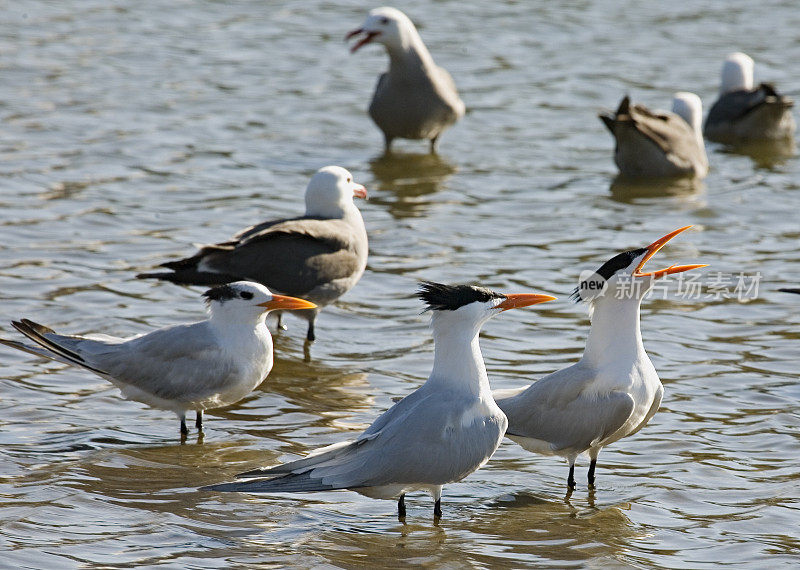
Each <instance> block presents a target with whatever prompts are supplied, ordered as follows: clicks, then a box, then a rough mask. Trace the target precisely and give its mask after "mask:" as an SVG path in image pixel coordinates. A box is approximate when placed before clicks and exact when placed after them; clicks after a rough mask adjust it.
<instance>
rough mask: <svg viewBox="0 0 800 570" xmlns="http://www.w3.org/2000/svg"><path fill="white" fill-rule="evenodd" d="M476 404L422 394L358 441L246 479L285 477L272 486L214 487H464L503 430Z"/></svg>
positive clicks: (234, 487) (238, 486)
mask: <svg viewBox="0 0 800 570" xmlns="http://www.w3.org/2000/svg"><path fill="white" fill-rule="evenodd" d="M475 404H476V403H475V401H474V400H473V399H469V400H467V399H465V398H464V396H463V395H456V394H454V393H447V392H444V393H443V392H441V391H435V392H434V391H430V390H425V389H424V387H423V388H421V389H420V390H418V391H417V392H414V393H413V394H411V395H410V396H408V397H407V398H404V399H403V400H401V401H400V402H398V403H397V404H396V405H395V406H393V407H392V408H391V409H389V410H387V412H385V413H384V414H383V415H381V416H380V417H379V418H378V419H377V420H376V421H375V423H374V424H373V425H372V426H370V427H369V428H368V429H367V430H366V431H364V432H363V433H362V434H361V436H359V437H358V439H356V440H355V441H351V442H345V443H341V444H336V445H333V446H329V447H328V448H324V449H322V450H320V451H319V452H317V453H315V454H313V455H311V456H309V457H307V458H304V459H300V460H298V461H293V462H290V463H287V464H285V465H279V466H277V467H274V468H271V469H263V470H256V471H251V472H248V473H243V474H242V476H254V475H279V476H278V477H275V478H272V479H256V480H251V481H243V482H239V483H226V484H222V485H214V486H212V487H211V488H212V489H215V490H220V491H246V492H296V491H315V490H316V491H318V490H325V489H357V488H364V487H380V486H385V485H403V484H406V485H413V484H420V485H443V484H445V483H448V482H452V481H458V480H459V479H462V478H463V477H465V476H467V475H468V474H470V473H472V472H473V471H475V470H476V469H477V468H478V467H480V465H482V464H483V463H484V462H485V461H487V460H488V459H489V457H491V455H492V453H494V451H495V449H496V448H497V446H498V445H499V442H500V439H501V438H502V434H503V432H504V431H505V420H504V418H503V417H502V415H500V414H497V415H495V416H491V415H487V416H482V417H479V416H477V415H475V416H474V417H473V414H472V413H471V410H473V408H474V406H475ZM465 417H469V418H470V421H466V420H465ZM473 419H474V421H472V420H473Z"/></svg>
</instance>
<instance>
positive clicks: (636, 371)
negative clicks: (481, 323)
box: [494, 226, 705, 490]
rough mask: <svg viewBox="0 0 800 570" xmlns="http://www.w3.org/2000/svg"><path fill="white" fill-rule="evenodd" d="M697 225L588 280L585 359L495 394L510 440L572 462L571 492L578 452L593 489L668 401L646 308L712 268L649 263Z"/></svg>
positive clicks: (620, 258)
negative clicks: (611, 453) (621, 448)
mask: <svg viewBox="0 0 800 570" xmlns="http://www.w3.org/2000/svg"><path fill="white" fill-rule="evenodd" d="M690 227H691V226H686V227H683V228H680V229H677V230H675V231H673V232H670V233H668V234H667V235H665V236H664V237H662V238H660V239H658V240H656V241H654V242H653V243H651V244H650V245H648V246H647V247H643V248H641V249H634V250H631V251H626V252H623V253H620V254H618V255H615V256H614V257H612V258H611V259H610V260H608V261H607V262H606V263H604V264H603V265H602V266H601V267H600V268H599V269H598V270H597V271H596V272H594V273H592V274H591V275H588V276H585V278H583V279H581V281H580V284H579V286H578V288H577V289H576V290H575V293H574V296H575V298H576V299H577V300H584V301H586V302H588V303H589V305H590V308H591V310H592V326H591V328H590V330H589V338H588V339H587V341H586V349H585V350H584V353H583V357H582V358H581V359H580V361H578V362H577V363H576V364H573V365H572V366H569V367H568V368H564V369H562V370H559V371H558V372H554V373H553V374H550V375H548V376H545V377H544V378H542V379H541V380H538V381H536V382H534V383H533V384H532V385H531V386H523V387H521V388H515V389H510V390H496V391H495V392H494V397H495V400H496V401H497V405H498V406H500V409H502V410H503V412H505V414H506V416H507V417H508V430H507V432H506V435H507V436H508V437H509V438H510V439H512V440H513V441H516V442H517V443H519V444H520V445H521V446H522V447H524V448H525V449H527V450H528V451H532V452H534V453H542V454H546V455H560V456H562V457H564V458H566V459H567V461H568V462H569V477H568V478H567V485H568V487H569V489H570V490H571V489H573V488H574V487H575V459H576V458H577V457H578V455H580V454H581V453H588V455H589V459H590V461H591V462H590V464H589V477H588V480H589V485H590V486H594V481H595V475H594V472H595V466H596V465H597V456H598V454H599V453H600V450H601V449H602V448H603V447H605V446H607V445H609V444H611V443H613V442H615V441H617V440H619V439H621V438H623V437H627V436H629V435H633V434H634V433H636V432H637V431H639V430H640V429H642V428H643V427H644V426H645V425H647V422H649V421H650V419H651V418H652V417H653V415H654V414H655V413H656V411H657V410H658V407H659V405H660V404H661V397H662V395H663V393H664V388H663V386H662V385H661V381H660V380H659V378H658V374H657V373H656V370H655V368H654V367H653V364H652V362H650V358H649V357H648V356H647V352H645V349H644V345H643V344H642V334H641V331H640V329H639V306H640V305H641V302H642V299H643V298H644V297H645V295H646V294H647V292H648V291H650V289H651V288H652V287H653V283H654V282H655V280H656V279H658V278H660V277H663V276H665V275H671V274H673V273H680V272H683V271H689V270H691V269H697V268H699V267H705V265H672V266H670V267H668V268H666V269H660V270H658V271H650V272H646V271H644V270H643V266H644V264H645V263H646V262H647V261H648V260H649V259H650V258H651V257H653V255H655V253H656V252H657V251H658V250H660V249H661V248H662V247H663V246H664V244H666V243H667V242H668V241H669V240H671V239H672V238H674V237H675V236H676V235H678V234H679V233H681V232H683V231H685V230H687V229H689V228H690Z"/></svg>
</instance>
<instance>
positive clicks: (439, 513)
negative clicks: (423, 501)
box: [433, 499, 442, 522]
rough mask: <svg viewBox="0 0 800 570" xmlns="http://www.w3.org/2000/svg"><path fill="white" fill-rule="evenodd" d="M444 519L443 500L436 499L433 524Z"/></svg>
mask: <svg viewBox="0 0 800 570" xmlns="http://www.w3.org/2000/svg"><path fill="white" fill-rule="evenodd" d="M440 518H442V500H441V499H436V502H435V503H434V504H433V522H438V521H439V519H440Z"/></svg>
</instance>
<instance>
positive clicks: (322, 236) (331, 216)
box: [137, 166, 368, 342]
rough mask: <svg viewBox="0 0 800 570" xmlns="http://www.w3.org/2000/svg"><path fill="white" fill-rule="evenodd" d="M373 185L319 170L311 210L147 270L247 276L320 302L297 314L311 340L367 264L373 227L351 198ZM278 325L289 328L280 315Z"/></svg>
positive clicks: (186, 278)
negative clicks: (324, 311)
mask: <svg viewBox="0 0 800 570" xmlns="http://www.w3.org/2000/svg"><path fill="white" fill-rule="evenodd" d="M354 197H357V198H366V197H367V190H366V189H365V188H364V187H363V186H362V185H361V184H356V183H355V182H354V181H353V175H352V174H350V173H349V172H348V171H347V170H345V169H344V168H341V167H339V166H326V167H324V168H320V169H319V170H318V171H317V172H316V174H314V176H312V177H311V180H310V181H309V183H308V187H307V188H306V213H305V215H304V216H301V217H298V218H290V219H284V220H272V221H267V222H263V223H261V224H258V225H255V226H251V227H249V228H247V229H244V230H242V231H240V232H239V233H237V234H236V235H234V236H233V237H232V238H231V239H230V240H228V241H226V242H222V243H218V244H216V245H206V246H203V247H201V248H200V250H199V251H198V252H197V253H196V254H194V255H193V256H191V257H187V258H185V259H180V260H178V261H169V262H167V263H162V264H161V266H160V267H165V268H167V269H169V270H170V271H165V272H157V273H142V274H139V275H137V277H138V278H139V279H151V278H154V279H162V280H165V281H172V282H173V283H179V284H186V285H220V284H223V283H229V282H231V281H239V280H242V279H244V280H248V281H256V282H258V283H262V284H263V285H266V286H267V287H269V288H270V289H271V290H273V291H276V292H279V293H281V294H284V295H291V296H292V297H300V298H303V299H307V300H308V301H311V302H312V303H314V304H315V305H316V307H315V308H314V309H312V310H304V311H303V312H302V313H298V316H301V317H303V318H305V319H306V320H308V332H307V334H306V339H307V340H308V341H309V342H311V341H314V339H315V338H316V335H315V333H314V321H315V320H316V318H317V315H318V314H319V311H320V310H321V308H322V307H324V306H325V305H329V304H331V303H333V302H334V301H335V300H336V299H338V298H339V297H341V296H342V295H344V294H345V293H346V292H347V291H349V290H350V289H351V288H352V287H353V286H354V285H355V284H356V283H357V282H358V280H359V279H360V278H361V275H362V274H363V273H364V269H365V268H366V266H367V251H368V246H367V230H366V228H365V227H364V220H363V219H362V217H361V212H359V211H358V208H356V206H355V204H354V203H353V198H354ZM278 326H279V328H284V327H283V325H282V322H281V314H280V313H278Z"/></svg>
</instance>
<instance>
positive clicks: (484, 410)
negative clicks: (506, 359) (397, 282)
mask: <svg viewBox="0 0 800 570" xmlns="http://www.w3.org/2000/svg"><path fill="white" fill-rule="evenodd" d="M419 296H420V298H421V299H422V300H423V301H424V302H425V304H426V305H427V309H426V310H430V311H431V312H432V313H433V316H432V319H431V325H432V327H433V339H434V355H433V371H432V372H431V374H430V376H429V377H428V380H427V382H425V384H423V385H422V386H421V387H419V388H418V389H417V390H416V391H414V392H412V393H411V394H409V395H408V396H406V397H405V398H403V399H402V400H400V401H399V402H398V403H397V404H395V405H394V406H392V407H391V408H389V409H388V410H387V411H386V412H384V413H383V414H382V415H381V416H379V417H378V419H377V420H375V422H373V424H372V425H371V426H369V427H368V428H367V429H366V430H365V431H364V432H363V433H361V435H359V436H358V437H357V438H356V439H355V440H351V441H345V442H342V443H336V444H333V445H330V446H328V447H324V448H322V449H319V450H317V451H316V452H314V453H312V454H311V455H309V456H308V457H306V458H304V459H299V460H297V461H292V462H289V463H285V464H283V465H278V466H275V467H269V468H265V469H256V470H253V471H248V472H247V473H242V474H240V475H239V476H238V477H248V478H251V480H249V481H242V482H234V483H222V484H218V485H211V486H209V487H204V489H207V490H214V491H243V492H248V493H306V492H310V491H329V490H333V489H351V490H353V491H356V492H358V493H361V494H363V495H366V496H368V497H373V498H376V499H398V503H397V509H398V515H399V516H400V517H405V513H406V507H405V494H406V493H408V492H411V491H415V490H425V491H428V492H429V493H430V494H431V495H432V497H433V499H434V501H435V506H434V511H433V512H434V517H437V518H438V517H439V516H441V512H442V511H441V495H442V486H443V485H445V484H447V483H453V482H455V481H459V480H461V479H463V478H464V477H466V476H467V475H469V474H470V473H472V472H473V471H475V470H477V469H478V468H479V467H481V466H482V465H483V464H484V463H486V462H487V461H488V460H489V458H490V457H491V456H492V454H493V453H494V451H495V450H496V449H497V446H498V445H500V441H501V440H502V439H503V433H505V430H506V417H505V416H504V415H503V412H501V411H500V409H499V408H498V407H497V405H496V404H495V402H494V399H493V398H492V392H491V389H490V388H489V379H488V377H487V375H486V367H485V365H484V362H483V356H482V355H481V350H480V346H479V343H478V336H479V333H480V329H481V327H482V326H483V324H484V323H485V322H486V321H488V320H489V319H490V318H492V317H494V316H495V315H498V314H500V313H501V312H503V311H505V310H508V309H515V308H518V307H526V306H528V305H534V304H536V303H542V302H545V301H550V300H552V299H554V297H550V296H549V295H533V294H523V295H503V294H501V293H495V292H494V291H490V290H489V289H485V288H483V287H473V286H469V285H457V286H452V285H441V284H438V283H430V282H426V283H422V284H421V287H420V291H419ZM264 476H266V477H267V478H263V477H264ZM254 477H255V479H253V478H254Z"/></svg>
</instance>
